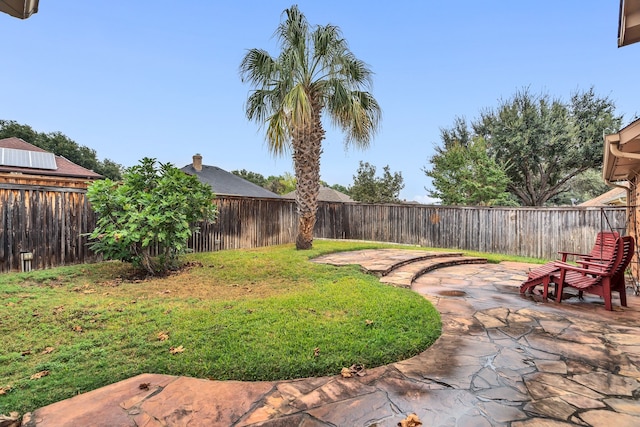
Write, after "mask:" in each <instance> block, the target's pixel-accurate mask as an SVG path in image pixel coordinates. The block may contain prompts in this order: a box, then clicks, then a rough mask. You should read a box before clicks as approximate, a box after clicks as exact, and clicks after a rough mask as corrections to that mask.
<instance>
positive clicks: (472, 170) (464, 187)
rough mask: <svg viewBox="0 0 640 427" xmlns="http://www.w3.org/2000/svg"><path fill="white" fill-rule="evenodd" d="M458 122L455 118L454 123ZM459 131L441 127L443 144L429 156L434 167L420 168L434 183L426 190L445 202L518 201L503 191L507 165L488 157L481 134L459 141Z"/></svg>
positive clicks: (509, 203) (471, 204)
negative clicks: (432, 188) (457, 138)
mask: <svg viewBox="0 0 640 427" xmlns="http://www.w3.org/2000/svg"><path fill="white" fill-rule="evenodd" d="M461 123H462V122H460V121H457V122H456V126H458V125H460V124H461ZM465 127H466V126H465ZM458 131H459V129H458ZM458 131H456V129H455V128H454V129H451V130H447V129H444V130H441V135H442V136H443V143H444V147H446V148H444V147H436V154H435V155H434V156H433V157H431V159H430V163H431V164H432V165H433V167H432V168H431V169H428V168H426V167H425V168H423V171H424V173H425V174H426V175H427V176H428V177H430V178H431V179H432V183H433V186H434V187H435V190H427V191H428V192H429V196H431V197H436V198H438V199H440V201H441V202H442V204H444V205H468V206H477V205H480V206H493V205H499V206H504V205H514V204H517V203H516V202H515V200H513V198H512V197H511V195H510V194H509V193H508V192H507V191H506V190H507V184H508V183H509V178H508V177H507V173H506V169H507V168H506V166H505V165H503V164H501V163H498V162H496V161H495V160H494V159H492V158H491V157H489V155H488V153H487V147H486V144H485V141H484V139H483V138H481V137H475V138H473V139H470V140H469V139H467V140H466V141H465V143H461V142H459V141H458V140H456V139H455V138H456V137H457V136H458V135H460V133H459V132H458ZM445 135H446V136H447V137H446V138H445Z"/></svg>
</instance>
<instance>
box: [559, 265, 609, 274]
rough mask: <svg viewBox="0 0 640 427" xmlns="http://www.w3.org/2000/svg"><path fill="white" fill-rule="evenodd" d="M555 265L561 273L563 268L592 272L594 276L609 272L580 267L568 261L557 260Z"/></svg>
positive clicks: (578, 271) (583, 272) (585, 272)
mask: <svg viewBox="0 0 640 427" xmlns="http://www.w3.org/2000/svg"><path fill="white" fill-rule="evenodd" d="M555 265H556V267H558V268H559V269H560V271H561V273H562V270H566V271H575V272H577V273H582V274H592V275H594V276H606V275H607V273H608V272H607V271H602V270H592V269H589V268H582V267H578V266H576V265H572V264H567V263H566V262H555Z"/></svg>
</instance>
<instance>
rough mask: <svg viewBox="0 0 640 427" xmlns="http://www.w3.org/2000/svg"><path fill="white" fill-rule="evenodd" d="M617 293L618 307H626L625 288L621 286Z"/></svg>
mask: <svg viewBox="0 0 640 427" xmlns="http://www.w3.org/2000/svg"><path fill="white" fill-rule="evenodd" d="M618 292H619V293H620V305H621V306H623V307H626V306H627V287H626V286H624V285H623V286H622V288H620V290H619V291H618Z"/></svg>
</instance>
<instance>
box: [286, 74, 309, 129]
mask: <svg viewBox="0 0 640 427" xmlns="http://www.w3.org/2000/svg"><path fill="white" fill-rule="evenodd" d="M283 109H284V110H285V111H286V112H288V113H289V120H290V121H289V123H290V125H291V126H292V127H300V126H306V125H307V124H309V123H310V122H311V113H312V107H311V99H310V97H309V94H308V93H307V92H306V90H305V87H304V86H303V85H302V84H297V85H296V86H295V87H294V88H293V89H292V90H290V91H289V92H288V93H287V95H286V96H285V98H284V102H283Z"/></svg>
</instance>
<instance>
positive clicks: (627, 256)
mask: <svg viewBox="0 0 640 427" xmlns="http://www.w3.org/2000/svg"><path fill="white" fill-rule="evenodd" d="M620 241H621V244H622V247H621V248H620V253H619V254H618V258H620V261H618V263H617V264H616V266H615V267H614V268H613V273H612V276H616V275H619V274H623V275H624V271H625V270H626V269H627V266H628V265H629V263H630V262H631V258H633V254H634V253H635V248H636V242H635V240H634V239H633V237H631V236H623V237H621V238H620Z"/></svg>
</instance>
